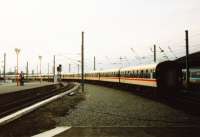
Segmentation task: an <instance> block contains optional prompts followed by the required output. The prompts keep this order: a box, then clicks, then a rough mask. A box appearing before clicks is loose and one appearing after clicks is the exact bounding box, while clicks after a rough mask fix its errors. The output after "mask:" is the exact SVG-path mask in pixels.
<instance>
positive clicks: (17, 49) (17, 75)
mask: <svg viewBox="0 0 200 137" xmlns="http://www.w3.org/2000/svg"><path fill="white" fill-rule="evenodd" d="M15 52H16V54H17V70H16V82H17V86H19V72H18V69H19V68H18V56H19V52H20V49H19V48H15Z"/></svg>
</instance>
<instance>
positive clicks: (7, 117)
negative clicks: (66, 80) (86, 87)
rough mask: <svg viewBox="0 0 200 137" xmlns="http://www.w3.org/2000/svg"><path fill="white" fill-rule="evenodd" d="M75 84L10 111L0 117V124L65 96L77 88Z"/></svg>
mask: <svg viewBox="0 0 200 137" xmlns="http://www.w3.org/2000/svg"><path fill="white" fill-rule="evenodd" d="M75 84H76V85H75V86H74V87H73V88H72V89H70V90H67V91H65V92H63V93H60V94H58V95H55V96H53V97H50V98H48V99H45V100H43V101H41V102H38V103H35V104H33V105H31V106H29V107H26V108H23V109H21V110H19V111H17V112H14V113H12V114H10V115H8V116H5V117H3V118H1V119H0V126H2V125H5V124H7V123H9V122H11V121H14V120H16V119H18V118H20V117H22V116H24V115H25V114H28V113H30V112H32V111H34V110H36V109H37V108H39V107H41V106H44V105H46V104H48V103H50V102H52V101H54V100H57V99H59V98H62V97H63V96H65V95H67V94H69V93H71V92H73V91H75V90H77V89H78V88H79V86H80V84H78V83H75Z"/></svg>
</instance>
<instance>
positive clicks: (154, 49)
mask: <svg viewBox="0 0 200 137" xmlns="http://www.w3.org/2000/svg"><path fill="white" fill-rule="evenodd" d="M153 53H154V54H153V55H154V63H156V45H153Z"/></svg>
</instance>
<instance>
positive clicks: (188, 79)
mask: <svg viewBox="0 0 200 137" xmlns="http://www.w3.org/2000/svg"><path fill="white" fill-rule="evenodd" d="M185 45H186V59H185V65H186V85H187V86H189V82H190V71H189V69H190V68H189V67H190V66H189V38H188V30H186V31H185Z"/></svg>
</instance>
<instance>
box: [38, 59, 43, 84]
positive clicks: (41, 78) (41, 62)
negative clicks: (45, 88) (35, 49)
mask: <svg viewBox="0 0 200 137" xmlns="http://www.w3.org/2000/svg"><path fill="white" fill-rule="evenodd" d="M38 58H39V60H40V83H41V82H42V72H41V64H42V56H38Z"/></svg>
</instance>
